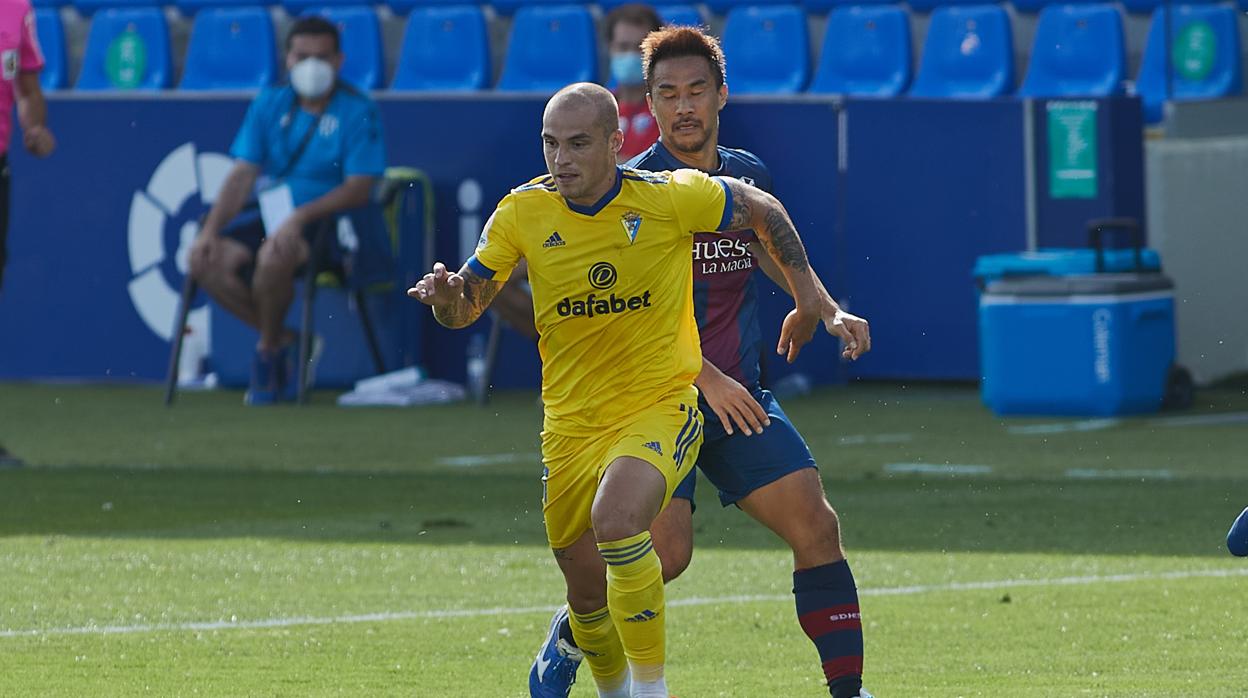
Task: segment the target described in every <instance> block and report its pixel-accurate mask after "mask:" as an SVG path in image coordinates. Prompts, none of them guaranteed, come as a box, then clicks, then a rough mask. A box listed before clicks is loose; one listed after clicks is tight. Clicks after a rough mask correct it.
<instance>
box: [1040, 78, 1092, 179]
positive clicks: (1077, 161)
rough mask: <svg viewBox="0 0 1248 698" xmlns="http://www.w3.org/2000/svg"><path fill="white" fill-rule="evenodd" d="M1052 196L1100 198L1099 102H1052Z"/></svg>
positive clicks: (1049, 107) (1049, 112)
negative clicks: (1097, 124)
mask: <svg viewBox="0 0 1248 698" xmlns="http://www.w3.org/2000/svg"><path fill="white" fill-rule="evenodd" d="M1046 116H1047V119H1048V122H1049V196H1051V197H1052V198H1054V199H1095V198H1096V174H1097V162H1096V102H1048V103H1047V105H1046Z"/></svg>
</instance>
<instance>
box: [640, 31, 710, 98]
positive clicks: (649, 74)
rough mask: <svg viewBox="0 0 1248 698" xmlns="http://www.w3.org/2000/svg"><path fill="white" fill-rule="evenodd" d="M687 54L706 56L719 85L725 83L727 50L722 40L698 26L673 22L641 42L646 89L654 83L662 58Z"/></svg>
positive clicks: (680, 56) (642, 69)
mask: <svg viewBox="0 0 1248 698" xmlns="http://www.w3.org/2000/svg"><path fill="white" fill-rule="evenodd" d="M686 56H699V57H701V58H705V59H706V60H707V62H708V63H710V65H711V72H712V73H713V74H714V75H715V87H722V86H723V84H724V81H725V77H724V50H723V49H721V48H720V47H719V40H718V39H716V38H715V37H713V36H711V35H710V34H707V33H705V32H703V31H702V30H701V29H699V28H698V27H681V26H669V27H663V28H662V29H659V30H658V31H652V32H650V35H649V36H647V37H646V38H645V40H643V41H642V42H641V74H642V76H643V77H644V79H645V81H646V89H649V88H651V87H652V85H651V84H650V81H651V80H653V79H654V66H655V65H657V64H658V63H659V61H663V60H667V59H669V58H684V57H686Z"/></svg>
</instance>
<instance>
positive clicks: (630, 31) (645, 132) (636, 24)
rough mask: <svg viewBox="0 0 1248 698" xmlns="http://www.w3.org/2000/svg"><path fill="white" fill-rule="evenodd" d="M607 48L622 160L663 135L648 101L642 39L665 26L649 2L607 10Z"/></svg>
mask: <svg viewBox="0 0 1248 698" xmlns="http://www.w3.org/2000/svg"><path fill="white" fill-rule="evenodd" d="M603 25H604V26H603V31H604V32H605V33H606V38H607V50H608V51H609V52H610V53H611V80H612V83H613V85H614V89H615V101H616V102H618V103H619V105H620V130H621V131H623V132H624V146H623V147H622V148H620V152H619V154H618V155H617V157H618V159H619V161H620V162H621V163H623V162H627V161H629V160H630V159H632V158H633V156H635V155H637V154H639V153H641V152H643V151H644V150H645V149H646V148H649V147H650V146H651V145H653V144H654V142H655V141H657V140H658V139H659V125H658V124H657V123H655V121H654V115H653V114H651V113H650V106H649V105H648V104H646V83H645V80H644V78H643V77H642V74H641V40H642V39H644V38H646V35H647V34H649V33H650V32H652V31H655V30H656V29H659V28H660V27H661V26H663V22H662V20H660V19H659V15H658V13H657V12H655V11H654V8H652V7H650V6H649V5H641V4H636V3H634V4H629V5H620V6H619V7H617V8H615V9H614V10H611V11H610V12H609V13H607V17H606V20H605V21H604V22H603Z"/></svg>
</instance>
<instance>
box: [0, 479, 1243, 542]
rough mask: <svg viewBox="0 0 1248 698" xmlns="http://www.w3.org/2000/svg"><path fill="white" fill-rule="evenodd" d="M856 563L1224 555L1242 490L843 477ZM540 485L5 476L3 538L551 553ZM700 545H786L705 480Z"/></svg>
mask: <svg viewBox="0 0 1248 698" xmlns="http://www.w3.org/2000/svg"><path fill="white" fill-rule="evenodd" d="M827 486H828V493H829V498H830V499H831V501H832V502H833V505H834V506H835V507H836V508H837V510H838V511H839V512H840V514H841V517H842V521H843V528H844V530H845V536H846V545H847V546H848V547H850V548H852V549H855V550H894V551H938V552H939V551H948V552H1011V553H1020V552H1061V553H1070V554H1125V555H1141V554H1142V555H1177V556H1209V555H1223V554H1225V551H1224V549H1223V548H1222V541H1223V536H1224V535H1225V532H1226V527H1227V526H1229V524H1230V521H1231V519H1232V518H1233V517H1234V515H1235V514H1236V513H1238V512H1239V511H1240V510H1241V509H1242V508H1243V506H1244V503H1245V502H1244V500H1245V499H1248V491H1244V489H1245V488H1244V484H1243V482H1242V481H1230V480H1173V481H1148V482H1122V481H1086V482H1085V481H1057V480H1047V481H1046V480H1013V479H1000V480H997V479H987V478H985V479H975V480H955V479H940V480H924V479H919V478H909V477H904V478H879V479H876V478H863V479H854V480H829V481H828V483H827ZM540 495H541V484H540V482H539V481H538V478H537V477H536V474H534V475H520V474H517V473H515V472H514V471H512V472H508V471H504V470H484V469H482V470H472V471H469V472H454V473H446V472H441V473H437V472H434V473H430V472H421V473H396V474H343V473H324V474H321V473H308V472H272V471H247V470H200V469H175V470H135V469H114V468H100V467H91V468H25V469H11V470H0V537H7V536H27V535H34V536H53V535H65V536H83V537H105V538H107V537H114V538H159V539H197V538H198V539H208V538H231V537H249V538H257V537H262V538H280V539H288V540H297V541H309V542H315V541H324V542H378V543H382V542H384V543H410V544H416V545H462V544H465V543H477V544H490V545H511V544H519V545H536V546H540V545H543V544H544V543H545V537H544V533H543V529H542V522H541V506H540V502H539V497H540ZM698 503H699V507H698V513H697V514H696V515H695V519H694V523H695V529H696V544H697V545H698V546H700V547H717V548H718V547H723V548H733V549H777V548H779V547H781V544H780V543H779V542H778V541H777V540H776V539H775V538H774V537H773V536H772V535H771V534H770V533H769V532H768V531H766V530H764V529H763V528H762V527H760V526H758V525H757V524H755V523H754V522H753V521H751V520H750V519H749V518H748V517H747V516H745V515H744V514H743V513H741V512H740V511H738V510H736V509H735V508H729V509H723V508H721V507H720V506H719V504H718V502H717V501H716V500H715V499H714V492H713V488H712V487H710V486H709V484H708V483H706V482H705V481H702V482H701V483H700V487H699V502H698Z"/></svg>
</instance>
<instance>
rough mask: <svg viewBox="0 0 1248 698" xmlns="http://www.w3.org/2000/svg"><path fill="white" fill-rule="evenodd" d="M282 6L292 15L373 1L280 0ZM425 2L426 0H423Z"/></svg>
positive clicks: (369, 3)
mask: <svg viewBox="0 0 1248 698" xmlns="http://www.w3.org/2000/svg"><path fill="white" fill-rule="evenodd" d="M281 2H282V7H285V8H286V12H287V13H289V14H290V15H291V16H292V17H293V16H296V15H301V14H304V13H306V12H307V11H309V10H320V9H322V8H326V7H334V8H339V7H372V6H373V5H374V4H375V3H374V2H373V0H329V2H327V1H326V0H281ZM423 2H425V3H427V2H428V0H423Z"/></svg>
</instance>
